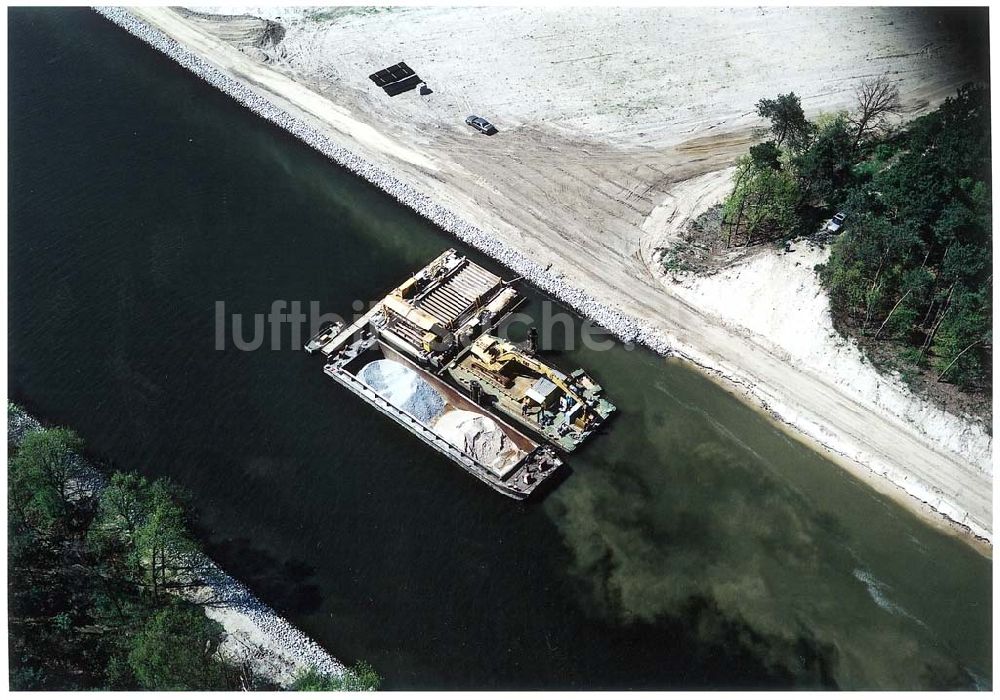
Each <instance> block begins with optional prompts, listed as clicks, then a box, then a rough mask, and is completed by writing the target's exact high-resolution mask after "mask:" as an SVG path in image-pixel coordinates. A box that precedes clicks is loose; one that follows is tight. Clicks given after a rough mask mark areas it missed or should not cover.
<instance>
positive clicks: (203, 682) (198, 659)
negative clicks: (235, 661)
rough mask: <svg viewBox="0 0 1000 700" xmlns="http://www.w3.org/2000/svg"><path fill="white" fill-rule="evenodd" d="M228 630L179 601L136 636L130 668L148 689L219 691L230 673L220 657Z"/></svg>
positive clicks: (194, 608) (130, 653)
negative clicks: (227, 673) (225, 633)
mask: <svg viewBox="0 0 1000 700" xmlns="http://www.w3.org/2000/svg"><path fill="white" fill-rule="evenodd" d="M223 636H224V631H223V629H222V626H221V625H220V624H219V623H218V622H215V621H214V620H210V619H208V618H207V617H206V616H205V614H204V611H202V610H201V609H200V608H198V607H197V606H195V605H191V604H189V603H181V602H175V603H173V604H171V605H168V606H167V607H165V608H163V609H162V610H160V611H159V612H158V613H156V614H155V615H154V616H153V617H152V618H151V619H150V620H149V622H148V623H147V624H146V626H145V627H144V628H143V629H142V630H141V631H140V632H139V633H138V634H137V635H136V636H135V639H134V641H133V643H132V648H131V651H130V652H129V654H128V666H129V669H130V670H131V672H132V675H133V676H134V678H135V680H136V681H138V683H139V685H140V686H141V687H142V688H145V689H146V690H170V691H172V690H219V689H223V688H225V687H226V683H225V679H226V673H225V669H224V668H223V662H222V660H221V659H220V657H219V655H218V649H219V645H220V644H221V642H222V639H223Z"/></svg>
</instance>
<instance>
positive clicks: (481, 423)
mask: <svg viewBox="0 0 1000 700" xmlns="http://www.w3.org/2000/svg"><path fill="white" fill-rule="evenodd" d="M521 302H522V299H521V297H520V295H519V294H518V293H517V291H516V290H515V289H514V287H513V286H512V284H511V283H509V282H504V281H503V280H502V279H501V278H500V277H498V276H497V275H495V274H493V273H491V272H489V271H488V270H486V269H484V268H483V267H481V266H479V265H477V264H475V263H474V262H472V261H471V260H469V259H468V258H467V257H465V256H462V255H459V254H458V253H457V252H456V251H454V250H447V251H445V252H444V253H442V254H441V255H440V256H438V257H437V258H435V259H434V260H433V261H431V262H430V263H429V264H428V265H427V266H426V267H424V268H423V269H421V270H420V271H418V272H417V273H415V274H414V275H412V276H411V277H410V278H409V279H407V280H406V281H405V282H403V283H402V284H401V285H399V286H398V287H396V288H395V289H394V290H392V291H391V292H389V294H387V295H386V296H385V297H384V298H383V299H381V300H380V301H379V302H378V303H376V304H375V305H374V306H373V307H372V308H371V310H370V311H368V312H367V313H365V314H364V315H362V316H361V317H360V318H358V319H357V320H356V321H355V322H354V323H352V324H350V325H349V326H345V325H344V324H340V325H334V326H329V327H326V328H324V329H322V330H321V331H320V332H319V333H317V334H316V335H315V336H314V337H313V338H311V339H310V340H309V342H308V343H307V344H306V350H307V351H308V352H310V353H315V352H318V353H320V354H322V355H324V356H325V357H326V358H327V361H326V365H325V367H324V371H325V373H326V374H327V375H328V376H330V377H331V378H332V379H334V380H335V381H336V382H337V383H339V384H340V385H341V386H343V387H344V388H346V389H348V390H349V391H351V392H352V393H354V394H356V395H357V396H358V397H360V398H361V399H362V400H363V401H365V402H366V403H368V404H369V405H371V406H373V407H374V408H376V409H377V410H379V411H381V412H382V413H384V414H386V415H387V416H389V417H390V418H392V419H393V420H394V421H396V422H397V423H399V424H400V425H402V426H403V427H405V428H406V429H408V430H409V431H410V432H411V433H413V434H414V435H416V436H417V437H418V438H419V439H420V440H422V441H423V442H424V443H426V444H427V445H429V446H431V447H433V448H434V449H436V450H437V451H438V452H440V453H442V454H444V455H445V456H447V457H449V458H450V459H451V460H452V461H454V462H455V463H457V464H458V465H460V466H461V467H462V468H464V469H465V470H466V471H468V472H469V473H471V474H472V475H474V476H476V477H477V478H478V479H480V480H481V481H483V482H485V483H487V484H489V485H490V486H491V487H492V488H493V489H495V490H497V491H498V492H500V493H503V494H505V495H507V496H510V497H511V498H515V499H518V500H521V499H524V498H527V497H528V496H530V495H531V494H532V493H533V492H534V491H535V490H536V489H537V488H538V487H539V486H540V485H541V484H542V483H543V482H545V481H546V480H548V479H550V478H551V477H552V476H553V475H554V474H555V473H556V472H557V471H558V468H559V467H560V466H561V465H562V460H561V459H560V457H559V456H558V455H557V453H556V451H555V450H554V449H553V447H558V448H560V449H561V450H563V451H566V452H569V451H571V450H572V449H574V448H575V447H576V446H577V445H579V444H580V443H581V442H582V441H583V440H585V439H586V438H587V437H588V436H590V435H591V434H592V433H593V432H594V431H595V430H596V429H597V428H598V427H599V426H600V424H601V423H603V421H604V420H605V419H607V417H608V416H610V415H611V413H612V412H613V411H614V406H612V405H611V404H610V403H608V402H607V401H606V400H604V399H603V397H602V396H601V392H602V390H601V387H600V385H598V384H597V383H596V382H594V381H593V380H592V379H590V378H589V377H588V376H587V375H586V374H584V373H583V370H577V371H576V372H573V373H571V374H570V375H565V374H563V373H562V372H559V371H558V370H556V369H554V368H552V367H549V366H548V365H546V364H545V363H543V362H541V361H540V360H538V359H537V358H535V357H534V356H533V355H532V354H531V353H529V352H527V351H525V350H523V349H521V348H519V347H517V346H515V345H513V344H512V343H509V342H507V341H504V340H502V339H500V338H497V337H496V336H494V335H491V333H492V332H493V331H494V330H495V328H496V327H497V325H499V324H500V322H501V321H503V320H504V319H505V318H506V317H507V315H508V314H510V313H511V312H512V311H513V310H514V309H515V308H517V306H518V305H519V304H520V303H521ZM536 400H537V401H536ZM533 401H534V402H535V404H537V405H535V404H533V403H532V402H533ZM515 424H516V425H515ZM529 433H530V434H529ZM538 438H542V440H544V441H547V442H548V443H550V444H541V441H539V439H538Z"/></svg>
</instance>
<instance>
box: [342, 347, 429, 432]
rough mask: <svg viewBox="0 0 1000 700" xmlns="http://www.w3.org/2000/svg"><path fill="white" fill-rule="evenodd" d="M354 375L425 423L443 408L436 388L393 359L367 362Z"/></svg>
mask: <svg viewBox="0 0 1000 700" xmlns="http://www.w3.org/2000/svg"><path fill="white" fill-rule="evenodd" d="M358 379H360V380H361V381H363V382H364V383H365V384H367V385H368V386H369V387H370V388H371V389H372V391H374V392H375V393H376V394H378V395H379V396H381V397H382V398H383V399H385V400H386V401H388V402H389V403H391V404H392V405H393V406H395V407H396V408H398V409H401V410H403V411H406V412H407V413H409V414H410V415H411V416H413V417H414V418H416V419H417V420H419V421H420V422H421V423H423V424H424V425H426V426H428V427H429V426H430V425H431V424H433V423H434V421H435V420H437V418H438V417H439V416H440V415H441V414H442V413H443V412H444V403H445V402H444V397H443V396H441V394H440V393H439V392H438V390H437V389H435V388H434V387H432V386H431V385H430V384H428V383H427V381H426V380H425V379H423V378H422V377H421V376H420V375H419V374H417V373H416V372H415V371H414V370H412V369H410V368H409V367H407V366H406V365H403V364H400V363H399V362H396V361H395V360H375V361H373V362H369V363H368V364H367V365H365V366H364V367H362V368H361V371H360V372H358Z"/></svg>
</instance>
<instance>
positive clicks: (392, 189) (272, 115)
mask: <svg viewBox="0 0 1000 700" xmlns="http://www.w3.org/2000/svg"><path fill="white" fill-rule="evenodd" d="M94 10H95V11H96V12H98V13H100V14H101V15H103V16H104V17H106V18H107V19H109V20H111V21H112V22H114V23H115V24H117V25H118V26H119V27H121V28H123V29H125V30H126V31H128V32H129V33H131V34H133V35H135V36H136V37H138V38H139V39H141V40H142V41H144V42H146V43H147V44H149V45H150V46H152V47H153V48H155V49H157V50H158V51H160V52H162V53H164V54H165V55H167V56H168V57H170V58H171V59H173V60H174V61H176V62H177V63H179V64H180V65H181V66H183V67H184V68H187V69H188V70H190V71H191V72H192V73H194V74H195V75H197V76H198V77H199V78H201V79H202V80H205V81H206V82H208V83H210V84H211V85H213V86H215V87H216V88H218V89H219V90H221V91H222V92H224V93H226V94H227V95H229V96H230V97H232V98H233V99H234V100H236V101H237V102H239V103H240V104H241V105H243V106H244V107H246V108H247V109H249V110H251V111H252V112H254V113H255V114H257V115H259V116H261V117H263V118H264V119H266V120H268V121H270V122H272V123H274V124H276V125H277V126H279V127H281V128H282V129H285V130H286V131H288V132H289V133H291V134H292V135H293V136H295V137H296V138H298V139H300V140H301V141H304V142H305V143H307V144H308V145H309V146H311V147H313V148H315V149H316V150H317V151H319V152H320V153H322V154H323V155H325V156H326V157H327V158H329V159H330V160H332V161H333V162H335V163H336V164H337V165H340V166H341V167H344V168H346V169H348V170H350V171H351V172H352V173H354V174H356V175H358V176H360V177H362V178H364V179H365V180H367V181H368V182H370V183H372V184H373V185H375V186H376V187H378V188H379V189H381V190H383V191H384V192H386V193H387V194H388V195H390V196H391V197H393V198H394V199H396V200H397V201H399V202H400V203H402V204H404V205H406V206H408V207H410V208H411V209H413V210H414V211H416V212H417V213H418V214H420V215H421V216H423V217H425V218H426V219H428V220H430V221H432V222H433V223H434V224H436V225H437V226H439V227H441V228H442V229H444V230H445V231H448V232H449V233H451V234H453V235H454V236H456V237H457V238H458V239H459V240H461V241H463V242H465V243H467V244H469V245H471V246H473V247H475V248H477V249H479V250H481V251H482V252H484V253H486V254H487V255H489V256H490V257H492V258H493V259H494V260H497V261H499V262H500V263H502V264H503V265H505V266H507V267H508V268H510V269H511V270H513V271H514V272H516V273H517V274H518V275H521V276H522V277H524V278H525V279H526V280H528V281H529V282H531V283H532V284H534V285H535V286H537V287H539V288H540V289H542V290H544V291H545V292H548V293H549V294H552V295H553V296H554V297H556V298H557V299H559V300H560V301H562V302H563V303H565V304H567V305H568V306H570V307H572V308H573V309H575V310H576V311H577V312H579V313H580V314H581V315H582V316H584V317H585V318H589V319H591V320H592V321H594V322H595V323H598V324H599V325H600V326H602V327H603V328H605V329H607V330H608V331H610V332H611V333H613V334H614V335H615V336H617V337H618V338H619V339H621V340H622V341H625V342H633V343H640V344H642V345H646V346H647V347H649V348H652V349H653V350H655V351H656V352H658V353H660V354H662V355H666V354H669V353H670V346H669V344H668V342H667V340H666V338H664V336H663V334H662V333H661V332H659V331H657V330H655V329H654V328H652V327H651V326H648V325H647V324H644V323H640V322H639V321H637V320H636V319H634V318H631V317H629V316H628V315H626V314H624V313H623V312H621V311H619V310H618V309H615V308H613V307H610V306H608V305H606V304H602V303H600V302H598V301H597V300H595V299H594V298H593V297H592V296H591V295H589V294H587V293H586V292H584V291H583V290H581V289H577V288H576V287H573V286H572V285H570V284H567V283H566V282H565V280H563V279H562V278H561V277H560V276H559V275H556V274H553V273H551V272H550V271H548V270H547V269H545V268H544V267H542V266H541V265H539V264H537V263H536V262H534V261H532V260H530V259H529V258H527V257H525V256H524V255H522V254H521V253H519V252H518V251H516V250H513V249H511V248H510V247H509V246H506V245H504V244H503V243H501V242H500V241H498V240H497V239H496V238H495V237H494V236H491V235H489V234H488V233H486V232H485V231H483V230H482V229H480V228H478V227H476V226H473V225H471V224H469V223H468V222H466V221H464V220H462V219H461V218H460V217H459V216H457V215H455V214H454V213H453V212H451V211H449V210H448V209H447V208H445V207H443V206H441V205H440V204H438V203H436V202H434V201H433V200H432V199H431V198H430V197H428V196H427V195H425V194H423V193H421V192H418V191H416V190H415V189H413V188H412V187H410V186H408V185H406V184H404V183H402V182H400V181H399V180H397V179H396V178H394V177H392V176H391V175H389V174H387V173H386V172H384V171H383V170H381V169H380V168H377V167H375V166H373V165H372V164H371V163H369V162H367V161H366V160H365V159H363V158H360V157H359V156H357V155H356V154H354V153H352V152H351V151H349V150H347V149H346V148H343V147H341V146H338V145H337V144H335V143H334V142H333V141H332V140H331V139H329V138H328V137H326V136H324V135H323V134H321V133H320V132H319V131H317V130H316V129H314V128H313V127H311V126H310V125H308V124H306V123H305V122H303V121H302V120H300V119H298V118H296V117H293V116H292V115H290V114H288V113H287V112H286V111H285V110H283V109H281V108H279V107H277V106H276V105H274V104H273V103H272V102H271V101H270V100H268V99H267V98H265V97H263V96H261V95H260V94H259V93H257V92H256V91H255V90H253V89H252V88H251V87H249V86H247V85H245V84H243V83H241V82H240V81H238V80H236V79H234V78H231V77H229V76H227V75H226V74H224V73H223V72H222V71H220V70H219V69H218V68H216V67H214V66H212V65H211V64H209V63H208V62H207V61H205V60H204V59H203V58H201V57H200V56H197V55H195V54H193V53H192V52H190V51H188V50H187V49H185V48H184V47H183V46H181V45H180V44H179V43H177V42H176V41H175V40H174V39H172V38H170V37H168V36H166V35H165V34H164V33H163V32H161V31H159V30H158V29H155V28H153V27H150V26H149V25H148V24H146V23H145V22H143V21H141V20H139V19H138V18H136V17H135V16H134V15H132V14H131V13H130V12H128V11H127V10H125V9H123V8H120V7H95V8H94Z"/></svg>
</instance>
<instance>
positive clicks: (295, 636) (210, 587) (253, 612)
mask: <svg viewBox="0 0 1000 700" xmlns="http://www.w3.org/2000/svg"><path fill="white" fill-rule="evenodd" d="M11 405H12V404H9V405H8V412H7V436H8V440H9V441H11V442H13V443H14V444H20V442H21V440H22V439H23V438H24V436H25V435H26V434H28V433H30V432H34V431H36V430H41V429H42V428H43V427H44V426H43V425H42V423H41V421H39V420H38V419H37V418H35V417H34V416H32V415H30V414H28V413H27V412H26V411H24V409H22V408H20V407H15V408H14V410H11V408H10V406H11ZM74 458H75V459H77V460H78V466H79V467H80V472H82V473H83V474H84V477H83V478H84V479H85V480H86V483H87V489H88V490H89V491H91V492H93V493H96V492H99V491H101V490H103V489H104V487H105V486H106V485H107V479H106V478H105V476H104V474H103V473H101V471H100V470H99V469H98V468H97V467H96V466H95V465H94V464H93V463H92V462H90V461H88V460H87V459H86V458H85V457H83V456H81V455H74ZM191 567H192V570H194V571H195V572H197V573H196V574H195V577H196V578H197V579H199V580H200V581H202V582H203V584H204V585H202V586H201V587H199V588H196V589H192V590H189V591H188V592H186V593H185V594H184V595H183V597H184V598H186V599H187V600H189V601H191V602H192V603H196V604H198V605H202V606H204V608H205V614H206V615H207V616H208V617H209V618H211V619H213V620H215V621H216V622H218V623H219V624H220V625H222V628H223V629H224V630H225V632H226V637H225V639H224V640H223V642H222V646H221V651H222V652H223V653H224V654H226V655H227V656H229V657H230V658H232V659H235V660H240V659H244V658H245V659H246V660H247V661H248V662H249V663H250V664H251V665H252V667H253V669H254V671H255V672H256V673H257V674H259V675H260V676H262V677H264V678H266V679H268V680H270V681H272V682H274V683H276V684H278V685H279V686H282V687H286V688H287V687H289V686H290V685H291V683H292V681H293V680H294V679H295V677H296V675H298V674H299V673H301V672H303V671H306V670H308V669H310V668H312V669H315V670H316V671H318V672H320V673H323V674H326V675H330V676H342V675H343V674H344V673H345V672H346V671H347V669H346V667H345V666H344V664H342V663H341V662H340V661H338V660H337V659H335V658H333V656H331V655H330V653H329V652H328V651H326V650H325V649H324V648H323V647H321V646H320V645H319V644H318V643H317V642H315V641H314V640H312V639H310V638H309V637H308V636H307V635H306V634H305V633H303V632H302V631H301V630H299V629H298V628H297V627H295V626H294V625H292V624H291V623H290V622H289V621H288V620H286V619H285V618H283V617H281V616H280V615H278V613H276V612H275V611H274V610H273V609H272V608H271V607H270V606H268V605H267V604H265V603H263V602H262V601H261V600H260V599H259V598H257V596H255V595H254V594H253V593H251V592H250V590H249V589H248V588H247V587H246V586H244V585H243V584H241V583H240V582H239V581H237V580H236V579H234V578H233V577H232V576H230V575H229V574H227V573H226V572H225V571H223V570H222V568H221V567H220V566H219V565H218V564H216V563H215V562H214V561H212V560H211V559H210V558H209V557H208V556H206V555H204V554H201V553H199V554H197V559H196V560H195V561H193V562H191Z"/></svg>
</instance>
